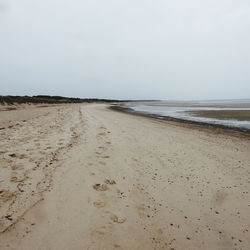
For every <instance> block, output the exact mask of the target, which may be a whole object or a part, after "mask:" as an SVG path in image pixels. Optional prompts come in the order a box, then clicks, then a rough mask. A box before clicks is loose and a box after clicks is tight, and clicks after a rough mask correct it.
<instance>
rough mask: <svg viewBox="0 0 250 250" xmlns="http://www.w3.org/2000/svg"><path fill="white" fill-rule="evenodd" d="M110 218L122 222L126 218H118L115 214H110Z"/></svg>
mask: <svg viewBox="0 0 250 250" xmlns="http://www.w3.org/2000/svg"><path fill="white" fill-rule="evenodd" d="M110 219H111V220H112V221H113V222H115V223H124V222H125V221H126V218H119V217H118V216H117V215H112V216H111V217H110Z"/></svg>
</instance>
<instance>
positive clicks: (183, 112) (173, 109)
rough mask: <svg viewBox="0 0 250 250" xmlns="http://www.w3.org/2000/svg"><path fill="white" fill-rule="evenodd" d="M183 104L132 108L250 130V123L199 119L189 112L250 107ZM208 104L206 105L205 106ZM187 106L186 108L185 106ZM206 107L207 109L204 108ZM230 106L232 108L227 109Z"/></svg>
mask: <svg viewBox="0 0 250 250" xmlns="http://www.w3.org/2000/svg"><path fill="white" fill-rule="evenodd" d="M218 103H220V104H221V103H225V104H226V105H225V106H226V107H217V106H218V105H217V104H218ZM180 104H181V103H180V102H178V104H177V105H176V106H174V103H173V102H171V105H169V103H167V102H166V103H164V102H161V103H159V105H158V104H157V103H152V105H150V103H147V104H142V103H141V104H136V105H133V106H131V108H132V109H133V110H135V111H136V112H142V113H147V114H156V115H159V116H166V117H173V118H178V119H183V120H190V121H197V122H205V123H208V124H218V125H225V126H228V127H237V128H241V129H250V121H238V120H236V119H233V118H232V119H224V120H221V119H215V118H207V117H200V116H199V117H198V116H195V115H193V114H191V113H189V112H188V111H203V110H250V107H245V105H244V107H239V106H240V105H239V102H236V101H235V102H230V103H229V102H226V101H224V102H223V101H220V102H216V103H215V102H214V103H212V102H199V103H198V102H197V103H192V104H191V103H187V105H185V103H182V104H183V106H181V105H180ZM204 104H206V105H204ZM184 105H185V106H184ZM204 106H205V107H204ZM227 106H230V107H227Z"/></svg>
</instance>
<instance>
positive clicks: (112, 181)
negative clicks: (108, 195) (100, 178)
mask: <svg viewBox="0 0 250 250" xmlns="http://www.w3.org/2000/svg"><path fill="white" fill-rule="evenodd" d="M104 182H105V183H106V184H109V185H114V184H116V182H115V181H114V180H108V179H106V180H105V181H104Z"/></svg>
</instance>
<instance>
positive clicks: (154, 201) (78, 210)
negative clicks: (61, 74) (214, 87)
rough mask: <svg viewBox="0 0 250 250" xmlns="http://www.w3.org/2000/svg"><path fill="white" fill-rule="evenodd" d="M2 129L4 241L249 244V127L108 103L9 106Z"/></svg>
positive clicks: (96, 245) (0, 236)
mask: <svg viewBox="0 0 250 250" xmlns="http://www.w3.org/2000/svg"><path fill="white" fill-rule="evenodd" d="M12 112H15V115H13V113H12ZM0 128H1V130H0V249H26V250H27V249H32V250H34V249H53V250H54V249H60V250H61V249H65V250H66V249H93V250H94V249H95V250H96V249H109V250H110V249H146V250H147V249H148V250H152V249H175V250H177V249H185V250H188V249H190V250H191V249H192V250H193V249H197V250H198V249H199V250H200V249H218V250H222V249H249V247H250V237H249V235H250V198H249V192H250V165H249V163H250V154H249V152H250V139H249V135H242V134H238V133H229V132H226V133H223V130H220V131H219V132H218V131H217V130H216V129H215V128H211V129H209V128H206V129H202V128H199V127H198V126H192V125H189V126H186V125H184V124H181V123H177V122H171V121H160V120H155V119H152V118H147V117H140V116H135V115H130V114H124V113H121V112H117V111H112V110H110V109H108V105H104V104H67V105H55V106H49V105H47V106H46V107H39V108H32V109H31V108H29V109H28V108H27V107H23V108H22V109H20V110H3V111H1V112H0Z"/></svg>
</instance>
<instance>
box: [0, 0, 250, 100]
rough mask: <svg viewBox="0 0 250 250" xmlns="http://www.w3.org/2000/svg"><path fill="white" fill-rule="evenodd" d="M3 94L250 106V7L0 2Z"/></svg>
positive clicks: (232, 0) (99, 0)
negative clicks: (224, 101)
mask: <svg viewBox="0 0 250 250" xmlns="http://www.w3.org/2000/svg"><path fill="white" fill-rule="evenodd" d="M0 94H2V95H6V94H11V95H37V94H49V95H64V96H77V97H98V98H115V99H179V100H180V99H221V98H250V1H249V0H202V1H201V0H0Z"/></svg>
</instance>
